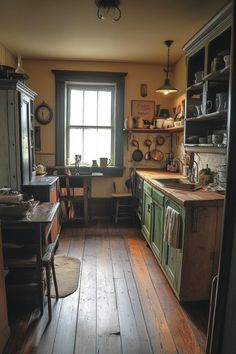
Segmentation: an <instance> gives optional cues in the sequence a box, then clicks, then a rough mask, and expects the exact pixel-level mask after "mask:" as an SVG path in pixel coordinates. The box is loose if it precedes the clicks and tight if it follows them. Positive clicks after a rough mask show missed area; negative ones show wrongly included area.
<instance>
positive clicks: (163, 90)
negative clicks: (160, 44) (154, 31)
mask: <svg viewBox="0 0 236 354" xmlns="http://www.w3.org/2000/svg"><path fill="white" fill-rule="evenodd" d="M173 42H174V41H172V40H167V41H165V42H164V44H165V45H166V46H167V48H168V56H167V68H166V69H164V71H165V73H166V79H165V81H164V84H163V85H162V86H161V87H159V88H158V89H156V92H158V93H164V95H168V93H172V92H177V91H178V90H177V89H176V88H175V87H174V86H172V85H171V83H170V80H169V72H170V69H169V67H170V46H171V44H172V43H173Z"/></svg>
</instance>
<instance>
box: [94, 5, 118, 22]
mask: <svg viewBox="0 0 236 354" xmlns="http://www.w3.org/2000/svg"><path fill="white" fill-rule="evenodd" d="M95 4H96V5H97V8H98V10H97V17H98V18H99V20H105V19H106V17H110V18H111V19H112V21H113V22H117V21H119V19H120V18H121V10H120V8H119V5H120V0H95Z"/></svg>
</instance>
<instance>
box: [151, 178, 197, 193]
mask: <svg viewBox="0 0 236 354" xmlns="http://www.w3.org/2000/svg"><path fill="white" fill-rule="evenodd" d="M154 181H156V182H157V183H160V184H162V185H163V186H164V187H168V188H175V189H182V190H186V191H196V190H197V189H200V188H202V187H201V186H200V185H199V184H198V183H191V182H189V181H188V180H187V179H185V178H160V179H155V180H154Z"/></svg>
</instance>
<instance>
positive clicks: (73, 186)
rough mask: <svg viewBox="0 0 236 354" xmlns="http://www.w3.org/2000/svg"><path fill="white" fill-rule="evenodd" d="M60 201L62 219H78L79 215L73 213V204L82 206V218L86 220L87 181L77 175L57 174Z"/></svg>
mask: <svg viewBox="0 0 236 354" xmlns="http://www.w3.org/2000/svg"><path fill="white" fill-rule="evenodd" d="M59 180H60V202H61V209H62V220H64V221H68V220H79V219H80V218H81V217H80V215H78V216H77V215H75V205H76V204H77V205H81V204H82V206H83V214H84V215H83V219H84V221H85V223H87V222H88V186H87V181H86V179H85V178H83V177H79V176H59Z"/></svg>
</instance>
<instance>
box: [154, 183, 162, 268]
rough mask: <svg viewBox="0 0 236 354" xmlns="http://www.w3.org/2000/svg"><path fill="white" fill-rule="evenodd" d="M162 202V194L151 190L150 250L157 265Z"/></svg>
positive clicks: (160, 251) (159, 253) (160, 257)
mask: <svg viewBox="0 0 236 354" xmlns="http://www.w3.org/2000/svg"><path fill="white" fill-rule="evenodd" d="M164 200H165V197H164V194H162V193H161V192H159V191H158V190H156V189H153V191H152V233H151V248H152V250H153V252H154V254H155V256H156V257H157V260H158V261H159V263H161V261H162V247H163V229H164V225H163V220H164Z"/></svg>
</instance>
